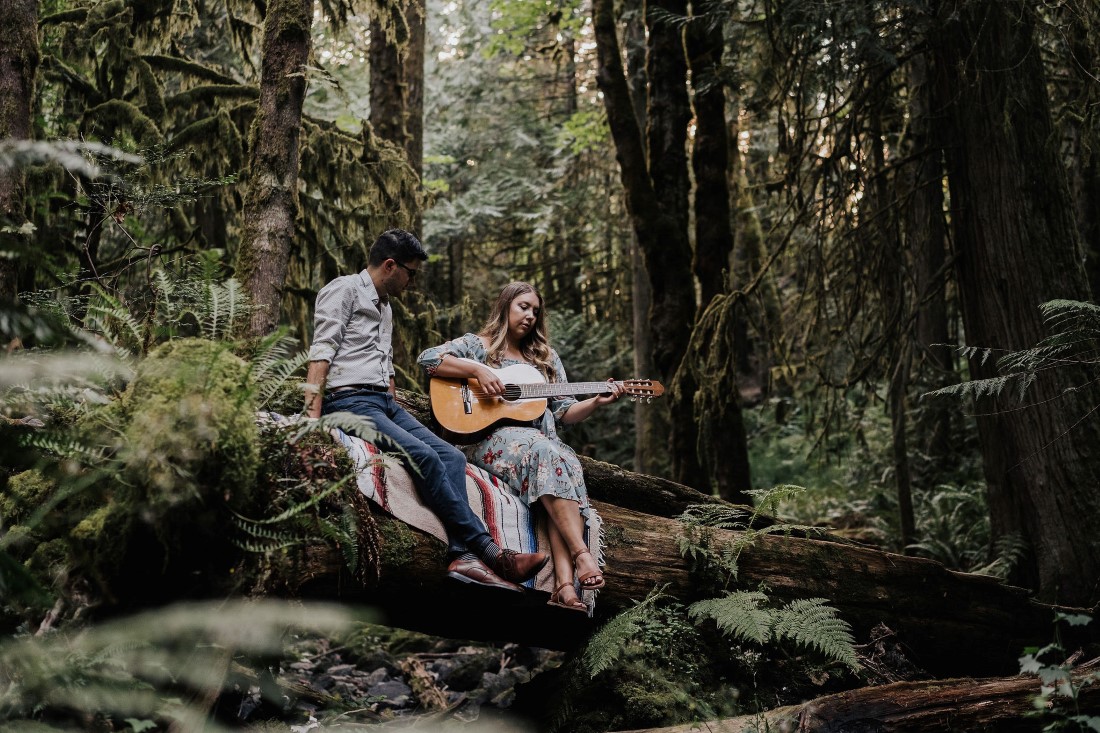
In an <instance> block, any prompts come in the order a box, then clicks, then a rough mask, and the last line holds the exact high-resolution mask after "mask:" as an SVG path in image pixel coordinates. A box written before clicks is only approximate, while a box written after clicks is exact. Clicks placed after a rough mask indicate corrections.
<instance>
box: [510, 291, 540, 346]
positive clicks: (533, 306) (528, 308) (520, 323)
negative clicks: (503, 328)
mask: <svg viewBox="0 0 1100 733" xmlns="http://www.w3.org/2000/svg"><path fill="white" fill-rule="evenodd" d="M539 311H540V308H539V297H538V296H537V295H535V294H534V293H521V294H520V295H517V296H516V297H515V298H513V299H512V303H511V304H510V305H509V306H508V337H509V339H510V340H512V341H514V342H515V343H519V342H521V341H523V339H524V338H526V337H527V335H528V334H530V333H531V329H532V328H534V327H535V323H536V322H537V321H538V319H539Z"/></svg>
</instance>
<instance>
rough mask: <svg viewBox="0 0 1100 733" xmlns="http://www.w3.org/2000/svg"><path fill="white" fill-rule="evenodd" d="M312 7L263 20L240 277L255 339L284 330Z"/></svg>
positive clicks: (302, 2)
mask: <svg viewBox="0 0 1100 733" xmlns="http://www.w3.org/2000/svg"><path fill="white" fill-rule="evenodd" d="M312 22H313V2H312V0H272V1H271V2H270V3H269V4H268V6H267V17H266V18H265V19H264V41H263V51H262V53H263V57H262V62H261V63H262V67H261V74H260V101H259V105H258V106H257V108H256V119H255V121H254V122H253V124H252V132H251V135H250V138H251V142H250V159H249V166H248V183H247V186H248V190H247V193H246V195H245V202H244V213H243V217H242V218H243V222H244V231H243V233H242V236H241V249H240V252H239V253H238V255H237V278H238V279H239V280H240V281H241V284H242V285H243V287H244V289H245V291H246V292H247V293H248V294H249V296H250V297H251V298H252V305H253V307H254V309H255V310H254V311H253V313H252V319H251V323H250V329H249V330H250V334H251V335H252V336H263V335H266V334H269V333H271V332H272V331H274V330H275V328H276V326H278V324H279V314H280V311H281V306H282V298H283V288H284V286H285V283H286V273H287V266H288V263H289V260H290V248H291V245H292V243H293V241H294V234H295V219H296V218H297V216H298V168H299V163H300V154H299V150H298V139H299V135H300V132H301V126H302V103H303V101H304V100H305V92H306V77H305V69H306V64H307V62H308V59H309V51H310V44H311V43H312V37H311V35H310V26H311V24H312Z"/></svg>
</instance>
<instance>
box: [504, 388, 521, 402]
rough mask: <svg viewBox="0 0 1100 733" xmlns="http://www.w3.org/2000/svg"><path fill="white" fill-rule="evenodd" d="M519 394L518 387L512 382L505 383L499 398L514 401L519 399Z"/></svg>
mask: <svg viewBox="0 0 1100 733" xmlns="http://www.w3.org/2000/svg"><path fill="white" fill-rule="evenodd" d="M520 394H521V393H520V389H519V387H517V386H516V385H514V384H506V385H504V394H503V395H501V398H502V399H504V400H505V401H506V402H515V401H516V400H518V399H519V396H520Z"/></svg>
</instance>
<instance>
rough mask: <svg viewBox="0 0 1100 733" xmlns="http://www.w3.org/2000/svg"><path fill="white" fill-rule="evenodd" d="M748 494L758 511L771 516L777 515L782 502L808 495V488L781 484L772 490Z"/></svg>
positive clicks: (761, 490) (750, 491)
mask: <svg viewBox="0 0 1100 733" xmlns="http://www.w3.org/2000/svg"><path fill="white" fill-rule="evenodd" d="M747 493H748V494H749V496H751V497H752V498H753V499H754V502H753V503H754V504H755V506H756V507H757V508H758V509H763V510H765V511H767V512H768V513H769V514H777V513H778V512H779V505H780V504H781V503H782V502H785V501H789V500H790V499H793V498H794V497H796V496H799V495H801V494H804V493H806V487H804V486H798V485H796V484H779V485H778V486H773V487H771V488H770V489H750V490H749V491H748V492H747Z"/></svg>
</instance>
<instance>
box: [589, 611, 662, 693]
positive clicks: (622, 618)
mask: <svg viewBox="0 0 1100 733" xmlns="http://www.w3.org/2000/svg"><path fill="white" fill-rule="evenodd" d="M664 597H665V595H664V593H662V592H661V590H653V591H652V592H651V593H650V594H649V595H648V596H646V597H645V599H644V600H642V601H641V602H639V603H637V604H635V606H634V607H633V608H630V609H627V610H626V611H623V612H622V613H620V614H619V615H618V616H616V617H615V618H613V619H611V620H610V621H608V622H607V623H606V624H604V625H603V627H602V628H600V630H599V631H597V632H596V633H595V634H593V635H592V637H591V638H590V639H589V640H588V644H587V645H586V646H585V649H584V654H583V655H582V656H581V658H580V666H581V668H582V669H583V670H584V671H585V673H586V674H587V675H588V677H589V678H590V679H591V678H593V677H595V676H596V675H598V674H599V673H600V672H603V671H605V670H607V669H610V668H611V666H612V665H614V664H615V662H616V661H618V659H619V658H620V657H621V656H622V654H623V652H624V651H625V650H626V646H627V644H629V643H630V642H631V641H632V640H633V639H634V637H635V635H636V634H637V633H638V628H639V624H640V623H641V621H642V620H643V619H644V618H645V616H646V615H647V614H648V613H649V611H650V609H651V608H652V607H653V605H654V604H655V603H657V601H658V600H660V599H662V598H664Z"/></svg>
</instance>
